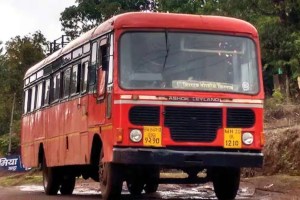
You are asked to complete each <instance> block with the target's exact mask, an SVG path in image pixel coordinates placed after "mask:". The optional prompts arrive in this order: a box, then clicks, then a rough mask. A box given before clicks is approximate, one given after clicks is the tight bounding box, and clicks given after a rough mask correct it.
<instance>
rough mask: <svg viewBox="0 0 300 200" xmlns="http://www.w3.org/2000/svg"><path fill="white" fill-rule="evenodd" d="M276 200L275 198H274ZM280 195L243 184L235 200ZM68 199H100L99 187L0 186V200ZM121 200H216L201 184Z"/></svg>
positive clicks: (125, 196) (124, 196)
mask: <svg viewBox="0 0 300 200" xmlns="http://www.w3.org/2000/svg"><path fill="white" fill-rule="evenodd" d="M274 197H278V198H274ZM282 197H283V196H281V197H280V194H279V195H278V194H273V193H272V192H268V191H256V190H255V188H253V187H252V186H251V185H249V184H247V183H242V184H241V187H240V190H239V192H238V196H237V198H236V199H237V200H248V199H249V200H250V199H251V200H253V199H254V200H273V199H285V198H282ZM2 199H3V200H7V199H9V200H10V199H11V200H40V199H41V200H44V199H45V200H48V199H49V200H54V199H55V200H71V199H85V200H88V199H98V200H100V199H101V193H100V191H99V187H98V186H97V185H96V184H90V183H81V184H79V185H77V186H76V188H75V190H74V194H73V195H70V196H61V195H57V196H46V195H45V194H44V191H43V187H42V186H15V187H8V188H4V187H0V200H2ZM122 199H123V200H148V199H149V200H159V199H165V200H191V199H206V200H211V199H217V198H216V197H215V194H214V191H213V187H212V185H211V184H204V185H187V184H186V185H173V184H164V185H160V186H159V190H158V192H157V193H155V194H151V195H145V194H143V195H140V196H131V195H129V193H128V191H126V187H124V188H123V192H122Z"/></svg>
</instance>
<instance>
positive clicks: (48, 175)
mask: <svg viewBox="0 0 300 200" xmlns="http://www.w3.org/2000/svg"><path fill="white" fill-rule="evenodd" d="M42 169H43V186H44V190H45V193H46V195H56V194H57V192H58V190H59V186H60V173H59V168H55V167H47V164H46V159H45V157H44V159H43V164H42Z"/></svg>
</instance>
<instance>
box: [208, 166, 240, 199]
mask: <svg viewBox="0 0 300 200" xmlns="http://www.w3.org/2000/svg"><path fill="white" fill-rule="evenodd" d="M212 173H213V174H212V178H213V185H214V190H215V193H216V196H217V197H218V199H219V200H232V199H235V196H236V194H237V191H238V189H239V185H240V169H239V168H216V169H214V170H213V171H212Z"/></svg>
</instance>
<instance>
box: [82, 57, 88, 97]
mask: <svg viewBox="0 0 300 200" xmlns="http://www.w3.org/2000/svg"><path fill="white" fill-rule="evenodd" d="M88 69H89V63H88V62H85V63H84V64H83V65H82V88H81V91H82V92H86V90H87V81H88Z"/></svg>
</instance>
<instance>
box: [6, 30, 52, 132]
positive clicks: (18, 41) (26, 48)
mask: <svg viewBox="0 0 300 200" xmlns="http://www.w3.org/2000/svg"><path fill="white" fill-rule="evenodd" d="M45 44H46V39H45V37H44V36H43V34H42V33H41V32H35V33H34V34H32V35H28V36H24V37H20V36H16V37H15V38H12V39H11V40H10V41H8V42H7V43H6V53H5V55H0V74H1V76H0V96H1V98H0V134H5V133H8V130H9V122H10V113H11V107H12V102H13V96H14V93H16V104H15V115H14V119H15V121H16V123H15V126H18V125H17V124H18V123H19V122H18V120H20V117H21V115H22V102H23V85H24V83H23V78H24V74H25V72H26V71H27V69H28V68H29V67H31V66H32V65H34V64H35V63H37V62H38V61H40V60H41V59H42V58H44V57H45V52H44V48H43V47H44V45H45ZM1 61H2V62H1ZM15 131H16V130H15Z"/></svg>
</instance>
